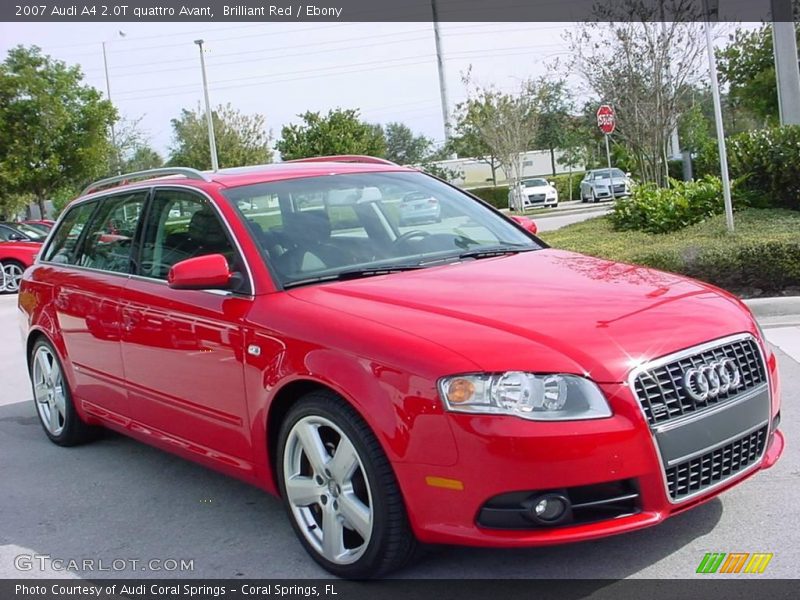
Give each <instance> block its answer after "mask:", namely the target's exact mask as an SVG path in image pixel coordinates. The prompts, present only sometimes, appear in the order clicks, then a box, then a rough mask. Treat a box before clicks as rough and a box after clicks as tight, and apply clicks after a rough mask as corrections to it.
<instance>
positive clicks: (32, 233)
mask: <svg viewBox="0 0 800 600" xmlns="http://www.w3.org/2000/svg"><path fill="white" fill-rule="evenodd" d="M11 228H12V229H16V230H17V231H19V232H20V233H21V234H23V235H25V236H27V237H28V238H30V239H32V240H34V241H36V242H43V241H44V240H45V239H46V238H47V233H45V232H43V231H41V230H39V229H36V228H35V227H31V226H30V225H26V224H25V223H14V224H12V225H11Z"/></svg>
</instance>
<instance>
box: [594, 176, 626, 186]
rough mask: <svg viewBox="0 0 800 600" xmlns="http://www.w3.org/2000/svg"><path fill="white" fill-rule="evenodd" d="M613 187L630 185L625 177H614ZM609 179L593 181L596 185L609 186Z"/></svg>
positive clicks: (612, 179) (612, 180)
mask: <svg viewBox="0 0 800 600" xmlns="http://www.w3.org/2000/svg"><path fill="white" fill-rule="evenodd" d="M610 181H611V185H620V184H623V183H628V180H627V179H626V178H625V177H612V178H611V180H610ZM608 182H609V180H608V179H595V180H594V181H593V183H594V185H608Z"/></svg>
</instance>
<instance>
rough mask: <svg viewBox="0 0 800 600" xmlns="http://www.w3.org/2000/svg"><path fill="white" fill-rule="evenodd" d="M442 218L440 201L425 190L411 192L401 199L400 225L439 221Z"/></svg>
mask: <svg viewBox="0 0 800 600" xmlns="http://www.w3.org/2000/svg"><path fill="white" fill-rule="evenodd" d="M441 220H442V208H441V206H439V201H438V200H437V199H436V198H434V197H433V196H431V195H430V194H427V193H425V192H409V193H408V194H406V195H404V196H403V198H402V199H401V200H400V225H409V224H411V223H430V222H434V223H438V222H439V221H441Z"/></svg>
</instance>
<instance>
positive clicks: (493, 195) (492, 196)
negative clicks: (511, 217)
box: [467, 185, 508, 208]
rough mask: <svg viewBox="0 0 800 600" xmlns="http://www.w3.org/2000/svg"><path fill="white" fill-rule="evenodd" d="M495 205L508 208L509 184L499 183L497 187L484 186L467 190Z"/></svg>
mask: <svg viewBox="0 0 800 600" xmlns="http://www.w3.org/2000/svg"><path fill="white" fill-rule="evenodd" d="M467 191H468V192H469V193H470V194H473V195H475V196H477V197H478V198H480V199H481V200H484V201H486V202H488V203H489V204H491V205H492V206H494V207H495V208H508V186H507V185H498V186H497V187H482V188H474V189H471V190H467Z"/></svg>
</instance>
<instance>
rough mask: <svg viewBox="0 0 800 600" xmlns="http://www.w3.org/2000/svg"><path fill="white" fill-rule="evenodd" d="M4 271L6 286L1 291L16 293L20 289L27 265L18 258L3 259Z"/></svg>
mask: <svg viewBox="0 0 800 600" xmlns="http://www.w3.org/2000/svg"><path fill="white" fill-rule="evenodd" d="M3 271H4V272H5V278H4V281H5V286H3V288H2V290H0V291H2V292H6V293H8V294H16V293H17V292H18V291H19V284H20V281H21V280H22V274H23V273H24V272H25V265H23V264H22V263H21V262H19V261H16V260H5V261H3Z"/></svg>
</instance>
